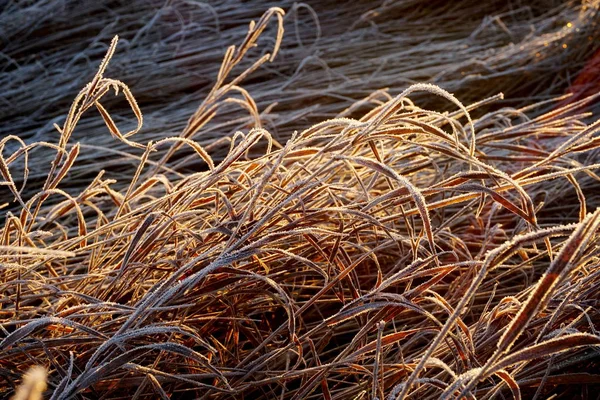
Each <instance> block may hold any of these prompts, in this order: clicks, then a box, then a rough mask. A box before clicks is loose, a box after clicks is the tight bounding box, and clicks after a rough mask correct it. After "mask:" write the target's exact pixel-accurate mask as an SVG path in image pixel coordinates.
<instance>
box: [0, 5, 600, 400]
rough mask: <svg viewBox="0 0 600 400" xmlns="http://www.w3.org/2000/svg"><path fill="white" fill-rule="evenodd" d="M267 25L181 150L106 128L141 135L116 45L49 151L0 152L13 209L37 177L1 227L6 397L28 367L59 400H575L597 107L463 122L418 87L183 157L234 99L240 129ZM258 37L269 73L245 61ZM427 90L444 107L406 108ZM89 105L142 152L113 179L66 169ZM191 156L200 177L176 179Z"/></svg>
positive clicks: (592, 264) (181, 139)
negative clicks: (44, 156) (116, 100)
mask: <svg viewBox="0 0 600 400" xmlns="http://www.w3.org/2000/svg"><path fill="white" fill-rule="evenodd" d="M282 17H283V11H282V10H281V9H278V8H273V9H270V10H269V11H268V12H267V13H265V14H264V15H263V17H261V18H260V19H259V20H257V21H256V22H255V23H252V24H251V25H250V27H249V30H248V33H247V36H246V37H245V39H243V40H241V44H240V45H238V46H236V47H232V48H230V49H229V50H227V52H226V55H225V57H224V60H223V63H222V64H221V68H220V69H218V71H220V72H219V73H218V74H216V76H217V78H216V82H217V83H216V85H215V87H214V88H213V89H212V90H211V91H210V92H209V95H208V96H207V97H206V99H205V100H204V101H203V102H202V103H201V104H200V106H199V107H198V108H197V110H196V112H194V113H190V115H191V117H190V118H189V119H188V120H187V127H186V128H185V130H183V133H182V134H181V135H180V136H174V137H164V136H163V138H161V139H158V140H156V141H147V140H146V138H145V137H144V136H141V134H139V133H138V134H135V135H134V133H136V132H137V129H133V130H132V131H130V132H129V133H122V132H121V131H120V130H119V129H120V128H118V123H117V124H115V122H114V121H115V120H116V118H114V117H113V116H112V114H111V112H110V108H108V107H104V106H103V104H105V98H106V96H107V93H108V91H109V90H111V89H113V88H119V89H120V91H123V92H124V93H125V97H126V98H127V100H128V104H129V107H130V108H131V109H132V112H133V113H134V114H135V115H137V120H138V125H141V123H142V117H141V112H140V111H139V109H138V106H137V104H138V103H137V102H136V101H135V99H134V96H135V95H136V93H135V90H132V91H129V90H128V87H127V86H126V85H125V84H124V83H122V82H120V81H116V80H114V79H112V78H108V77H107V76H109V75H111V74H110V73H105V72H104V70H105V67H106V64H107V63H108V61H109V60H110V57H111V55H112V54H113V51H114V49H115V46H116V39H115V40H114V41H113V43H112V45H111V46H110V48H109V49H110V50H109V51H108V53H107V55H106V57H105V60H104V61H103V62H102V64H101V67H100V69H99V72H98V73H97V74H96V76H95V77H93V79H92V81H91V82H90V83H89V84H88V85H86V86H84V87H83V89H82V90H81V92H80V93H79V95H77V96H76V97H75V101H74V103H73V106H72V107H71V109H70V111H69V113H68V115H67V118H66V119H65V120H64V123H63V124H62V126H57V130H58V132H60V138H59V140H57V141H50V140H48V141H46V142H41V141H37V142H32V143H26V142H23V141H20V140H19V139H18V138H15V137H7V138H5V139H4V140H3V141H2V146H3V149H4V152H2V157H1V158H0V159H1V160H2V165H5V167H6V168H3V169H2V173H3V175H4V176H3V179H4V181H5V182H4V184H5V185H6V186H8V187H9V188H10V189H11V190H12V191H13V197H15V198H20V196H21V194H22V193H30V192H28V190H26V189H23V188H22V187H21V185H19V184H17V183H18V182H24V181H25V179H23V176H18V174H17V173H16V172H14V171H15V166H16V165H17V164H19V163H24V162H26V161H25V160H26V159H27V158H26V157H29V161H30V164H31V162H33V161H32V160H33V158H34V156H35V157H37V153H33V152H34V151H36V150H37V149H38V148H40V147H41V148H44V151H46V152H48V153H51V157H50V158H49V159H48V160H50V161H52V160H54V161H53V162H52V163H50V161H48V162H47V164H46V165H47V172H46V176H45V179H44V180H43V181H42V182H41V183H40V184H41V186H42V188H43V190H42V191H40V192H39V193H37V194H35V195H33V196H22V198H21V200H22V202H23V203H24V205H23V206H20V207H19V206H18V204H16V205H14V206H13V207H12V209H13V210H14V212H12V213H11V212H7V213H6V214H5V220H4V226H3V228H2V230H0V238H1V240H2V242H1V243H0V246H1V247H0V277H1V278H0V290H1V292H2V297H0V304H1V309H0V322H1V324H2V325H1V328H0V329H1V330H0V338H1V340H0V364H1V366H2V368H1V369H0V378H1V379H3V380H4V381H3V382H4V383H3V384H2V386H3V387H5V388H6V390H5V391H4V392H3V394H6V395H10V394H11V391H12V390H13V389H12V388H13V387H14V385H13V381H14V380H16V379H18V378H19V377H20V376H21V374H22V372H23V370H24V369H26V368H27V367H28V366H30V365H33V364H42V365H44V366H46V367H47V368H48V371H49V377H48V387H49V393H51V395H50V396H51V397H50V398H52V399H57V400H58V399H67V398H73V397H80V398H83V397H86V398H90V397H93V398H96V397H102V398H106V399H117V398H134V399H140V398H156V397H160V398H169V396H171V397H174V398H181V397H194V398H211V399H212V398H231V397H232V396H233V397H237V398H242V397H243V398H258V399H260V398H265V399H266V398H281V399H305V398H323V397H324V398H331V399H348V398H356V399H363V398H364V399H366V398H375V397H377V398H381V396H384V397H385V398H386V399H395V398H424V399H438V398H452V397H453V396H458V395H460V394H461V393H462V395H463V396H465V397H466V398H475V397H476V398H482V399H485V398H493V397H494V396H498V395H500V394H502V395H503V396H505V397H506V396H512V397H514V398H523V397H526V398H530V397H534V396H545V397H549V396H553V395H556V396H563V397H564V396H571V397H572V396H575V395H583V394H585V390H588V388H589V387H590V385H593V384H598V383H599V382H600V376H599V375H598V374H596V373H594V372H593V371H595V370H597V368H598V366H599V364H600V357H599V355H598V352H597V348H598V347H597V346H598V344H600V336H599V335H598V329H599V328H600V327H599V326H598V321H599V320H600V315H599V314H598V300H599V298H598V293H599V291H600V269H599V263H600V247H599V245H600V244H599V240H600V235H598V225H599V224H600V211H598V205H599V204H600V199H599V198H598V191H597V187H598V180H599V177H598V176H597V175H596V171H597V169H598V167H600V157H599V150H598V147H599V145H600V137H599V136H598V134H599V132H600V121H598V120H596V121H595V122H589V121H590V120H591V116H590V114H589V113H586V112H585V110H587V109H588V108H589V106H590V105H592V104H595V102H596V100H597V99H596V97H587V98H585V99H582V100H579V101H576V102H572V103H570V104H567V105H564V106H560V107H558V108H556V107H555V108H554V109H553V110H552V111H547V112H542V113H540V112H539V110H536V107H539V108H542V109H544V108H545V109H548V103H545V104H538V105H536V104H532V105H529V106H527V107H525V108H510V107H497V106H496V107H495V106H494V104H493V103H494V102H497V101H499V100H500V98H501V96H497V97H494V98H488V99H486V100H483V101H480V102H478V103H473V104H472V105H470V106H466V107H465V106H463V104H462V103H461V102H459V101H458V100H457V98H456V97H455V96H453V95H451V94H450V93H448V92H447V91H445V90H443V89H442V88H440V87H438V86H434V85H430V84H416V85H412V86H410V87H409V88H408V89H406V90H405V91H404V92H401V93H400V94H398V95H397V96H394V97H390V98H389V100H387V101H381V102H376V103H375V104H374V105H373V106H372V107H371V108H370V109H368V110H365V111H363V112H362V115H361V116H355V113H353V114H352V115H349V116H345V117H339V118H333V119H329V120H324V121H322V122H320V123H316V124H314V125H311V126H309V127H307V128H306V129H303V130H302V131H300V132H299V133H297V134H293V135H292V136H291V138H290V139H289V140H287V141H284V142H283V141H282V145H280V146H278V145H277V143H276V142H275V141H274V140H273V137H272V135H271V134H270V133H269V130H268V129H265V128H253V129H245V130H243V131H238V132H236V134H235V135H234V136H233V137H232V138H231V145H230V147H229V150H228V151H227V152H226V153H225V154H224V155H219V156H217V157H212V154H211V152H210V151H207V150H206V148H205V147H203V146H202V143H203V142H202V141H201V140H197V139H198V137H202V134H203V132H204V130H210V129H211V128H210V125H207V124H206V122H207V121H208V120H209V119H210V118H211V117H212V115H213V112H214V110H215V109H217V108H218V107H221V106H224V105H226V104H229V103H231V102H232V100H231V99H232V97H228V96H229V95H230V94H231V93H239V94H240V95H241V96H242V98H243V100H239V98H237V99H238V101H233V102H234V103H235V104H236V105H237V106H242V109H243V110H245V111H243V112H242V113H241V114H240V113H239V109H238V111H237V112H236V113H235V115H236V117H235V118H234V119H235V120H240V119H243V118H245V115H244V113H245V112H247V113H248V114H249V115H250V117H249V118H250V119H251V120H255V119H256V114H257V108H258V106H257V105H256V103H255V102H254V101H252V99H251V98H250V97H248V96H246V94H247V92H246V91H245V90H244V89H242V88H241V87H239V86H238V85H237V84H238V81H239V80H240V77H245V75H246V72H244V71H247V72H248V73H249V72H257V71H258V70H256V67H257V66H259V65H261V64H262V63H264V62H266V61H267V60H270V59H271V58H272V56H274V55H275V53H276V52H277V49H278V48H279V47H280V40H281V27H282V24H283V23H284V21H283V19H282ZM268 28H271V29H273V30H274V31H277V32H279V33H278V34H277V36H276V40H275V42H274V43H269V44H268V45H267V47H266V48H265V47H261V51H262V50H263V49H265V50H264V51H265V52H266V53H269V54H268V55H265V56H264V57H263V58H260V59H259V61H258V63H256V62H251V63H246V64H244V57H245V54H246V52H247V51H249V50H250V49H252V48H253V46H254V44H255V42H256V41H257V40H258V39H259V37H260V35H261V32H262V31H263V29H268ZM238 62H239V65H238V66H237V68H238V69H239V68H242V70H241V71H237V70H236V65H237V64H238ZM243 67H245V68H247V69H246V70H244V69H243ZM107 71H110V70H107ZM234 71H237V72H235V73H234ZM424 93H425V94H426V95H427V96H431V97H436V98H437V99H438V101H443V102H445V105H444V106H443V107H441V109H444V110H447V111H444V112H439V111H434V110H431V109H429V108H424V107H422V106H420V101H419V100H413V99H422V98H423V95H424ZM417 94H420V96H417ZM559 101H560V99H559V100H556V101H554V102H553V104H556V103H558V102H559ZM101 102H102V103H101ZM94 108H95V109H98V110H99V112H100V114H101V118H99V120H100V121H101V122H102V123H103V124H104V126H105V127H106V128H108V130H109V131H110V133H111V134H112V135H113V136H114V139H113V140H114V141H115V143H121V144H122V146H123V147H122V148H124V149H129V150H128V151H131V152H134V151H136V150H135V149H136V148H140V149H141V151H142V154H141V155H140V156H137V158H133V157H132V158H131V159H132V160H137V165H136V167H135V172H134V173H132V174H130V175H127V176H125V177H124V178H123V177H121V178H120V181H119V182H115V181H114V180H111V179H107V178H106V177H105V176H104V173H103V172H100V173H98V174H97V176H95V178H94V179H90V180H85V179H84V178H85V175H84V173H83V172H82V170H81V168H82V167H78V165H80V163H81V164H82V165H84V166H86V167H85V168H87V165H89V160H86V159H85V158H84V159H83V160H82V159H81V158H82V156H81V153H80V149H81V148H82V147H83V146H82V145H81V144H80V142H79V141H77V142H76V143H73V141H74V140H76V136H75V135H73V132H76V131H79V130H80V129H82V125H81V124H83V123H84V121H87V120H86V119H85V117H86V115H87V114H89V113H90V110H91V109H94ZM488 109H489V110H490V111H489V112H483V110H488ZM86 113H87V114H86ZM95 118H97V116H96V117H95ZM143 121H144V122H145V121H148V118H147V117H146V116H145V117H144V119H143ZM117 122H118V121H117ZM83 126H85V124H84V125H83ZM106 128H105V129H106ZM138 128H139V126H138ZM165 132H168V131H165ZM163 135H164V132H163ZM69 139H70V140H69ZM9 140H12V141H13V142H11V143H14V146H12V147H11V148H8V146H6V143H7V142H8V141H9ZM185 149H189V153H187V154H193V157H194V159H191V158H190V157H188V159H187V160H186V161H185V165H188V166H189V165H197V166H201V168H197V170H196V171H186V170H185V168H183V166H182V165H179V167H180V168H174V166H173V164H172V162H169V161H170V158H172V159H176V158H177V155H178V154H180V153H181V152H185ZM255 149H263V150H262V151H261V154H260V155H258V156H254V157H248V154H249V153H251V152H253V151H254V152H256V151H258V150H255ZM264 149H266V150H264ZM30 153H33V154H30ZM36 162H38V161H36ZM109 163H110V162H109V161H107V164H109ZM24 170H26V168H24ZM48 171H50V172H48ZM63 186H65V187H69V188H70V191H66V190H63V189H61V187H63ZM77 187H79V188H81V189H78V190H74V189H73V188H77ZM582 370H584V371H588V372H583V373H582V372H581V371H582Z"/></svg>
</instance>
